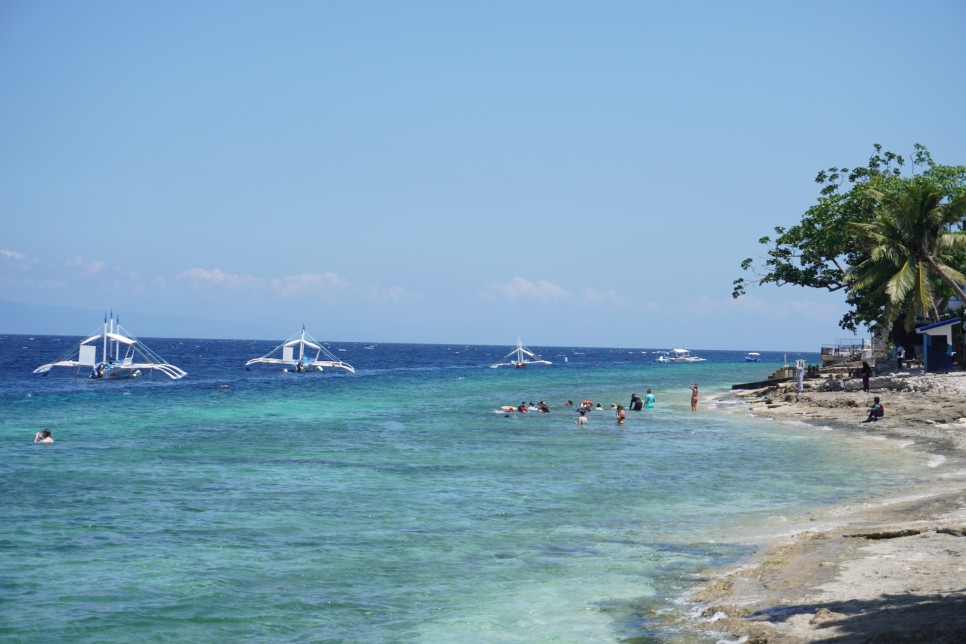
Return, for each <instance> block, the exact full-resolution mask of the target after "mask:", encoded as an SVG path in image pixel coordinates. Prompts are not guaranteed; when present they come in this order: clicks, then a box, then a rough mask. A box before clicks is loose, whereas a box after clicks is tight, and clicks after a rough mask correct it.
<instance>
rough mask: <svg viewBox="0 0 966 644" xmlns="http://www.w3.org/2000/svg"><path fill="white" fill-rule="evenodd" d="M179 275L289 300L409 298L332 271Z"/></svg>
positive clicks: (195, 283) (201, 284) (199, 284)
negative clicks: (340, 297)
mask: <svg viewBox="0 0 966 644" xmlns="http://www.w3.org/2000/svg"><path fill="white" fill-rule="evenodd" d="M176 277H177V279H178V280H179V281H181V282H185V283H187V284H189V285H190V286H191V287H192V288H204V289H223V290H233V291H248V292H252V293H254V292H267V293H274V294H275V295H278V296H280V297H283V298H286V299H293V298H298V297H306V296H311V297H323V298H333V297H335V296H347V297H358V298H365V299H369V300H377V301H378V300H388V301H391V302H400V301H402V300H403V299H405V298H406V297H407V293H406V291H405V290H404V289H402V288H401V287H398V286H393V287H383V286H379V285H377V284H373V285H363V284H359V283H356V282H353V281H352V280H350V279H347V278H345V277H342V276H341V275H338V274H337V273H332V272H325V273H300V274H298V275H283V276H282V277H273V278H261V277H256V276H254V275H239V274H235V273H226V272H225V271H223V270H221V269H220V268H189V269H187V270H185V271H182V272H181V273H179V274H178V275H177V276H176ZM155 284H157V285H163V284H164V279H163V278H157V279H155Z"/></svg>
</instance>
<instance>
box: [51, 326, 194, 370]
mask: <svg viewBox="0 0 966 644" xmlns="http://www.w3.org/2000/svg"><path fill="white" fill-rule="evenodd" d="M121 347H124V351H123V354H122V352H121ZM98 350H100V355H98ZM54 367H71V368H75V369H77V373H78V374H79V373H80V372H81V369H82V368H85V367H87V368H90V370H91V373H90V377H91V378H93V379H95V380H102V379H107V380H123V379H129V378H137V377H138V376H140V375H141V374H143V373H145V372H147V373H148V375H151V374H153V373H154V372H155V371H160V372H161V373H163V374H164V375H166V376H168V377H169V378H171V379H172V380H178V379H180V378H184V377H185V376H186V375H188V374H187V373H186V372H185V371H183V370H181V369H179V368H178V367H176V366H174V365H173V364H168V363H167V362H165V361H164V360H163V359H162V358H161V356H159V355H158V354H156V353H155V352H154V351H151V349H149V348H148V347H147V345H145V344H144V343H143V342H141V341H140V340H138V339H137V338H135V337H134V336H133V335H131V334H130V333H129V332H128V331H127V330H126V329H124V328H122V327H121V322H120V318H119V317H118V318H115V317H114V313H113V312H111V317H110V319H108V317H107V316H106V315H105V316H104V327H103V330H101V331H100V332H99V333H96V334H94V335H92V336H90V337H89V338H87V339H85V340H81V342H80V344H78V345H77V346H75V347H73V348H72V349H71V350H70V351H69V352H68V353H67V354H66V355H64V356H63V357H62V358H61V359H60V360H57V361H56V362H49V363H47V364H44V365H40V366H39V367H37V368H36V369H34V373H39V374H43V375H47V373H48V372H49V371H50V370H51V369H53V368H54Z"/></svg>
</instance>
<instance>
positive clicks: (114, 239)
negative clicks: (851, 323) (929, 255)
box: [0, 0, 966, 351]
mask: <svg viewBox="0 0 966 644" xmlns="http://www.w3.org/2000/svg"><path fill="white" fill-rule="evenodd" d="M964 25H966V3H963V2H961V1H953V0H950V1H930V0H926V1H925V2H919V3H915V4H910V3H908V2H888V1H887V2H845V3H842V2H811V3H783V2H729V3H724V2H694V1H684V2H676V3H668V2H647V1H638V2H623V1H614V2H595V3H591V2H566V1H564V2H560V1H553V2H551V1H547V2H543V1H539V2H526V1H524V2H502V1H497V2H475V3H465V2H422V1H414V2H357V3H343V2H339V3H337V2H321V1H320V2H279V3H269V2H214V1H207V2H171V3H141V2H109V1H101V2H89V3H77V2H57V1H53V2H42V3H41V2H31V1H19V0H6V2H4V3H2V4H0V87H2V88H3V100H2V101H0V128H2V145H0V220H2V224H0V231H2V232H0V302H2V304H3V306H2V310H3V313H4V314H3V316H2V318H0V332H5V333H42V332H43V333H69V334H76V335H82V334H84V333H87V332H88V331H91V330H92V329H94V328H96V326H97V324H98V323H99V321H100V320H101V317H102V315H103V313H104V312H106V311H108V310H110V309H113V310H115V311H119V312H121V314H122V315H123V316H124V317H123V318H122V319H123V322H124V324H125V326H127V327H128V328H130V329H131V330H132V331H133V332H135V333H137V334H138V335H141V336H144V337H151V336H167V335H171V336H198V337H228V338H266V339H272V338H284V337H288V336H289V335H290V334H291V333H293V332H294V331H295V330H297V329H298V327H299V326H300V325H301V324H302V323H305V324H306V325H307V326H308V328H309V330H310V331H311V332H312V333H313V334H314V335H315V336H316V337H319V338H324V339H328V340H342V341H382V342H391V341H395V342H440V343H481V344H507V345H512V344H513V343H514V342H515V340H516V338H517V337H518V336H519V337H522V338H523V339H524V341H525V342H526V343H527V344H530V345H537V346H539V345H577V346H622V347H645V348H646V347H655V348H662V347H670V346H682V345H683V346H688V347H690V348H709V349H744V350H802V351H810V350H818V348H819V346H820V345H821V344H823V343H830V342H833V341H835V340H836V339H839V338H844V337H846V335H847V334H846V333H845V332H843V331H842V330H840V329H839V328H838V326H837V321H838V319H839V318H840V317H841V314H842V313H843V312H844V310H845V309H844V305H843V303H842V298H841V296H839V295H835V294H827V293H822V292H817V291H815V292H813V291H811V290H804V289H793V288H790V287H786V288H781V289H779V288H774V287H763V288H752V289H750V290H749V295H748V296H746V297H745V298H742V299H740V300H737V301H735V300H732V298H731V283H732V280H733V279H734V278H735V277H738V276H739V275H741V271H740V269H739V264H740V262H741V260H742V259H744V258H745V257H748V256H754V255H757V254H759V253H760V248H759V245H758V243H757V240H758V238H759V237H761V236H763V235H767V234H769V233H771V231H772V229H773V227H774V226H776V225H791V224H794V223H795V222H797V221H798V220H799V219H800V217H801V214H802V213H803V212H804V211H805V209H807V208H808V207H809V206H810V205H811V204H813V203H814V201H815V199H816V197H817V195H818V192H817V189H816V184H815V183H814V182H813V179H814V177H815V174H816V173H817V172H818V171H819V170H821V169H823V168H827V167H829V166H832V165H848V166H853V165H858V164H862V163H863V162H864V161H865V160H867V159H868V157H869V156H870V155H871V154H872V153H873V148H872V146H873V144H874V143H881V144H882V145H883V146H884V147H885V148H886V149H890V150H894V151H896V152H900V153H907V154H908V153H909V152H911V150H912V146H913V144H915V143H922V144H924V145H926V146H927V147H928V148H929V150H930V151H931V152H932V154H933V157H934V158H935V159H936V160H937V161H938V162H940V163H949V164H961V163H966V158H964V154H963V152H964V150H966V127H964V126H963V118H964V114H966V110H964V107H966V96H964V93H966V89H964V84H963V82H962V76H963V69H962V65H963V61H966V41H964V39H963V38H962V28H963V26H964Z"/></svg>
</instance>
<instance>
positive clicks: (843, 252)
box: [733, 144, 966, 331]
mask: <svg viewBox="0 0 966 644" xmlns="http://www.w3.org/2000/svg"><path fill="white" fill-rule="evenodd" d="M874 147H875V154H873V155H872V156H871V157H870V158H869V160H868V162H867V164H866V165H865V166H860V167H855V168H847V167H842V168H839V167H832V168H829V169H828V170H823V171H822V172H819V173H818V176H816V178H815V182H816V183H818V184H819V186H821V187H820V194H819V197H818V201H817V203H816V204H815V205H813V206H812V207H811V208H809V209H808V210H807V211H805V214H804V215H803V216H802V218H801V221H800V222H799V223H797V224H795V225H794V226H791V227H789V228H785V227H781V226H779V227H776V228H775V235H774V237H772V236H767V237H762V238H761V239H759V240H758V241H759V243H761V244H762V245H763V246H764V247H765V248H766V251H765V254H764V256H763V257H761V258H759V259H758V260H757V261H756V260H755V259H752V258H748V259H746V260H744V261H743V262H742V263H741V267H742V269H743V270H744V271H746V272H748V273H750V274H751V275H752V276H753V277H750V278H748V279H747V280H746V279H745V278H744V277H739V278H738V279H736V280H735V281H734V292H733V296H734V297H736V298H737V297H740V296H741V295H743V294H744V293H745V288H746V286H747V285H749V284H755V285H764V284H774V285H776V286H787V285H795V286H801V287H808V288H818V289H824V290H827V291H829V292H837V291H842V292H843V293H844V295H845V301H846V303H847V304H848V305H849V307H850V309H849V311H848V312H847V313H846V314H845V315H844V316H843V317H842V319H841V320H840V322H839V325H840V326H841V327H842V328H843V329H848V330H851V331H855V330H856V329H857V328H858V326H859V325H863V326H867V327H873V326H876V325H877V324H880V323H882V322H884V319H883V311H884V310H885V308H886V307H887V306H888V305H890V302H891V300H890V296H889V295H888V293H886V292H885V290H884V289H881V288H879V287H880V286H881V285H880V284H875V285H873V284H872V283H871V282H869V283H865V282H859V281H857V280H855V279H852V278H850V271H851V269H852V267H856V266H859V265H860V264H862V263H863V262H865V261H866V260H868V259H869V258H870V251H871V248H872V247H873V245H872V244H869V243H868V241H867V239H866V238H865V237H863V236H862V235H861V234H860V233H859V230H858V229H857V228H855V226H854V224H867V223H871V222H872V221H874V219H875V217H876V215H877V212H878V211H879V210H881V203H880V199H879V198H878V197H877V196H876V195H886V194H893V193H895V191H901V190H902V188H903V187H904V186H906V185H907V184H908V183H909V182H910V181H912V180H914V179H916V177H920V178H925V179H928V180H930V181H931V182H933V184H934V185H935V186H937V187H938V189H939V191H940V193H941V194H942V198H943V199H946V200H950V199H953V198H955V197H956V196H957V195H960V194H964V193H966V167H964V166H940V165H937V164H935V163H934V162H933V160H932V157H931V155H930V154H929V151H928V150H927V149H926V148H925V147H923V146H921V145H919V144H917V145H916V146H915V148H914V152H913V155H912V159H911V161H910V162H908V164H907V160H906V159H905V158H904V157H902V156H900V155H898V154H895V153H893V152H883V150H882V146H881V145H878V144H876V145H875V146H874ZM904 168H908V170H909V176H904V175H903V169H904ZM934 277H935V276H934ZM936 279H938V278H936ZM936 292H937V293H941V292H942V289H941V288H940V289H938V290H937V291H936Z"/></svg>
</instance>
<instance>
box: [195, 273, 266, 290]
mask: <svg viewBox="0 0 966 644" xmlns="http://www.w3.org/2000/svg"><path fill="white" fill-rule="evenodd" d="M177 278H178V279H179V280H182V281H185V282H187V283H188V284H189V285H191V286H193V287H195V288H214V287H224V288H230V289H252V288H262V287H263V286H264V281H263V280H261V279H259V278H257V277H255V276H253V275H236V274H234V273H226V272H225V271H223V270H221V269H220V268H211V269H208V268H189V269H188V270H185V271H181V272H180V273H178V275H177Z"/></svg>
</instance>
